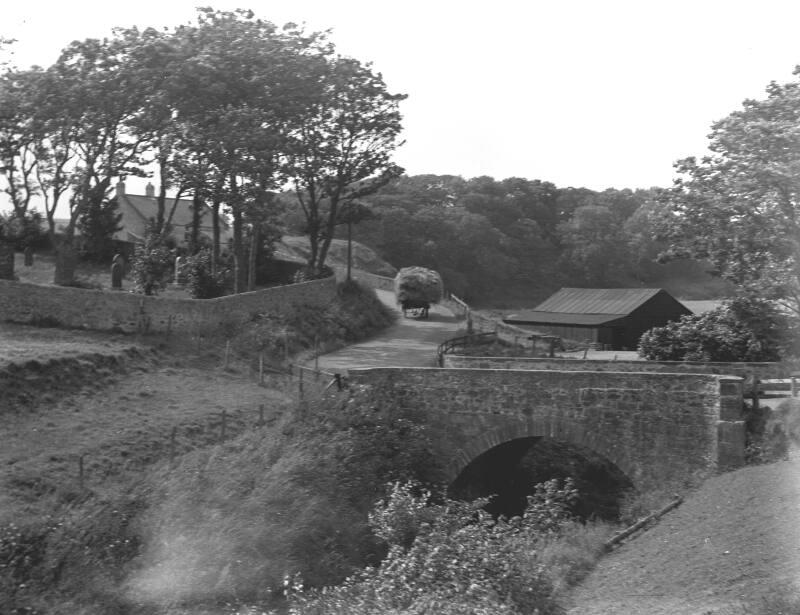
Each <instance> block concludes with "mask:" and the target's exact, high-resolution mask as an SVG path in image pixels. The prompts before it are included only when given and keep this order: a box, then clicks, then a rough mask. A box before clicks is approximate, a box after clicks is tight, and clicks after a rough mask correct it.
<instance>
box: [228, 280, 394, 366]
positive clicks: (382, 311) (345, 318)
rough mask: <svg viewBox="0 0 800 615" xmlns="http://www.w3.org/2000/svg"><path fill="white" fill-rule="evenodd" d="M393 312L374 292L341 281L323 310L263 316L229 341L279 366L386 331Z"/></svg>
mask: <svg viewBox="0 0 800 615" xmlns="http://www.w3.org/2000/svg"><path fill="white" fill-rule="evenodd" d="M393 321H394V313H393V312H392V311H391V310H389V308H387V307H386V306H385V305H384V304H383V303H382V302H381V301H380V299H378V297H377V295H376V294H375V291H374V290H372V289H371V288H368V287H365V286H362V285H361V284H359V283H358V282H355V281H353V280H351V281H346V282H342V283H341V284H339V286H338V289H337V300H336V301H335V302H334V303H332V304H331V305H330V306H328V307H327V308H326V309H324V310H320V309H319V308H315V307H308V306H298V307H297V309H296V310H293V311H292V312H291V313H289V314H284V315H281V316H274V315H269V314H265V315H262V316H260V317H259V318H257V319H256V320H255V321H253V322H252V323H249V324H248V325H247V327H246V328H245V330H243V331H242V332H241V333H239V334H238V335H236V336H235V337H234V339H233V341H232V344H233V347H234V348H235V349H236V350H237V352H239V353H241V354H244V355H246V356H251V357H255V356H256V355H257V354H258V353H259V352H265V353H266V355H267V357H268V358H269V357H271V358H272V360H273V361H275V362H277V363H279V364H280V363H281V360H282V359H283V358H284V357H288V356H292V357H294V356H297V355H300V356H304V354H307V353H309V352H313V351H316V350H319V352H331V351H333V350H335V349H337V348H341V347H342V346H344V345H345V344H348V343H352V342H355V341H357V340H361V339H364V338H367V337H370V336H371V335H374V334H375V333H377V332H379V331H381V330H383V329H385V328H386V327H387V326H389V325H390V324H391V323H392V322H393Z"/></svg>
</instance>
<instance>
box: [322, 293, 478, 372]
mask: <svg viewBox="0 0 800 615" xmlns="http://www.w3.org/2000/svg"><path fill="white" fill-rule="evenodd" d="M375 292H376V293H377V295H378V298H379V299H380V300H381V301H383V303H385V304H386V305H387V306H389V307H390V308H391V309H393V310H395V311H396V312H397V313H398V318H397V322H396V323H395V324H394V325H392V326H391V327H390V328H388V329H386V330H385V331H384V332H383V333H380V334H379V335H377V336H376V337H374V338H372V339H369V340H367V341H365V342H361V343H359V344H354V345H352V346H347V347H346V348H342V349H341V350H337V351H336V352H331V353H329V354H325V355H320V357H319V369H321V370H324V371H330V372H344V371H347V370H348V369H353V368H358V367H434V366H435V365H436V349H437V347H438V346H439V344H441V343H442V342H443V341H445V340H447V339H450V338H452V337H456V336H458V335H461V334H462V332H463V330H464V321H463V320H457V319H456V317H455V316H453V313H452V312H450V310H448V309H447V308H445V307H442V306H441V305H433V306H431V309H430V314H429V317H428V319H427V320H425V319H417V318H414V317H408V318H403V314H402V312H400V309H399V308H398V306H397V304H396V303H395V298H394V293H393V292H391V291H386V290H376V291H375ZM309 366H313V362H311V363H310V364H309Z"/></svg>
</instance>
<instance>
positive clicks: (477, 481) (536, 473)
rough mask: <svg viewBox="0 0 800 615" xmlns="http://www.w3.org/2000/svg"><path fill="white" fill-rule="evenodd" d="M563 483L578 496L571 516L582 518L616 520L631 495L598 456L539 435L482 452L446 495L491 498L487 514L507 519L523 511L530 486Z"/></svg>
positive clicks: (627, 483) (629, 485)
mask: <svg viewBox="0 0 800 615" xmlns="http://www.w3.org/2000/svg"><path fill="white" fill-rule="evenodd" d="M566 478H571V479H572V480H573V482H574V485H575V487H576V489H577V491H578V498H577V500H576V501H575V502H574V508H573V512H574V513H575V514H577V515H578V516H580V517H581V518H583V519H589V518H592V517H598V518H601V519H605V520H609V521H616V520H617V519H619V516H620V513H621V511H622V504H623V502H624V499H625V498H626V496H628V495H629V494H630V493H631V492H636V491H637V489H636V487H635V485H634V484H633V482H632V481H631V480H630V478H629V477H628V476H627V475H626V474H625V473H624V472H623V471H622V470H621V469H620V468H619V467H618V466H617V465H616V464H615V463H613V462H612V461H611V460H609V459H607V458H606V457H604V456H603V455H600V454H598V453H597V452H596V451H593V450H592V449H589V448H587V447H583V446H579V445H576V444H574V443H571V442H565V441H564V440H557V439H555V438H551V437H549V436H544V435H543V436H530V437H524V438H516V439H513V440H507V441H505V442H503V443H501V444H499V445H496V446H494V447H492V448H490V449H488V450H486V451H484V452H482V453H481V454H480V455H478V456H476V457H475V458H474V459H473V460H472V461H471V462H470V463H469V464H467V465H466V466H464V468H463V469H462V470H461V471H460V472H459V474H458V476H457V477H456V478H455V479H454V480H452V481H450V482H449V483H448V488H447V492H448V494H449V495H450V496H451V497H454V498H456V499H460V500H474V499H475V498H480V497H489V496H491V500H490V501H489V504H488V505H487V508H486V509H487V511H489V512H491V513H492V514H494V515H505V516H506V517H512V516H515V515H520V514H522V513H523V512H524V510H525V507H526V505H527V497H528V496H529V495H531V494H532V493H533V491H534V490H533V487H534V486H535V485H537V484H539V483H543V482H545V481H549V480H551V479H561V480H563V479H566Z"/></svg>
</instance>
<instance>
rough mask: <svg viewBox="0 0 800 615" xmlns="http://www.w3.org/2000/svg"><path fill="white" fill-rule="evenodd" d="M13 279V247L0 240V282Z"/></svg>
mask: <svg viewBox="0 0 800 615" xmlns="http://www.w3.org/2000/svg"><path fill="white" fill-rule="evenodd" d="M13 279H14V246H13V245H12V244H11V243H10V242H6V241H3V240H2V239H0V280H13Z"/></svg>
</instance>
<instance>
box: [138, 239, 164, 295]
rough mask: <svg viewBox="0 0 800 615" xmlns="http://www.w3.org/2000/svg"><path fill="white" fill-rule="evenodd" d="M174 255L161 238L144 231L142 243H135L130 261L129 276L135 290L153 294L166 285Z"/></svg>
mask: <svg viewBox="0 0 800 615" xmlns="http://www.w3.org/2000/svg"><path fill="white" fill-rule="evenodd" d="M174 264H175V256H174V254H173V253H172V251H171V250H170V249H169V248H168V247H167V246H166V245H165V244H164V241H163V238H162V237H161V236H160V235H158V234H156V233H154V232H146V233H145V238H144V242H143V243H139V244H136V249H135V250H134V253H133V259H132V261H131V278H132V279H133V284H134V288H135V289H136V291H137V292H141V293H144V294H145V295H155V294H158V292H159V291H161V290H164V289H165V288H166V287H167V284H168V283H169V281H170V279H171V278H172V270H173V266H174Z"/></svg>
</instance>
